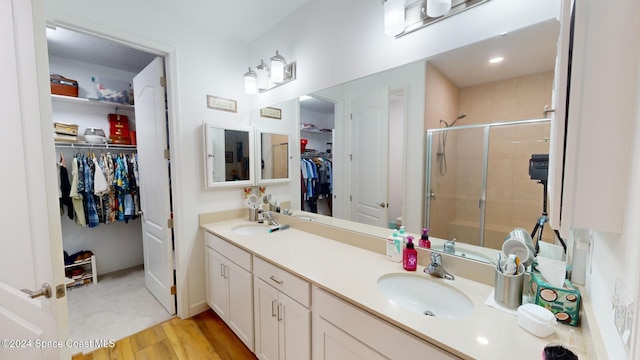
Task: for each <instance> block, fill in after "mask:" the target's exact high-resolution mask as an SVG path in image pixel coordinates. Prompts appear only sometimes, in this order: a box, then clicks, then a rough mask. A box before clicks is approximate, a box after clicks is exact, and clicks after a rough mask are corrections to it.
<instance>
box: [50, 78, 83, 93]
mask: <svg viewBox="0 0 640 360" xmlns="http://www.w3.org/2000/svg"><path fill="white" fill-rule="evenodd" d="M49 80H50V82H51V93H52V94H55V95H64V96H73V97H78V82H77V81H76V80H72V79H67V78H66V77H64V76H62V75H58V74H49Z"/></svg>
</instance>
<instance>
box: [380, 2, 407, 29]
mask: <svg viewBox="0 0 640 360" xmlns="http://www.w3.org/2000/svg"><path fill="white" fill-rule="evenodd" d="M403 31H404V0H385V2H384V33H385V35H388V36H395V35H398V34H400V33H401V32H403Z"/></svg>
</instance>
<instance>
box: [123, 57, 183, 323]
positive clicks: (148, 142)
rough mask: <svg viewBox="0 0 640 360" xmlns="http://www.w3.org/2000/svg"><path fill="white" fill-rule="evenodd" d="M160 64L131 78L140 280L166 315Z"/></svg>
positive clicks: (167, 246)
mask: <svg viewBox="0 0 640 360" xmlns="http://www.w3.org/2000/svg"><path fill="white" fill-rule="evenodd" d="M163 76H164V64H163V60H162V58H160V57H158V58H156V59H155V60H153V61H152V62H151V63H150V64H149V65H147V67H146V68H144V70H142V72H140V73H139V74H138V75H136V77H134V78H133V90H134V98H135V102H136V108H135V109H136V133H137V143H138V158H139V167H140V171H139V172H140V184H139V185H140V208H141V210H142V237H143V239H142V241H143V247H144V283H145V286H146V287H147V289H149V291H150V292H151V293H152V294H153V296H155V297H156V299H158V301H159V302H160V303H161V304H162V306H164V307H165V309H167V311H168V312H169V313H170V314H175V312H176V303H175V295H174V294H172V292H173V291H172V287H173V285H174V278H173V270H174V268H173V266H174V259H173V240H172V234H171V229H170V228H169V226H168V221H169V219H171V205H170V200H169V198H170V193H169V191H170V188H169V161H168V160H166V159H165V157H164V152H165V150H166V149H167V148H168V145H167V131H166V129H167V115H166V111H165V93H164V87H163V86H162V85H161V80H160V79H161V78H162V77H163Z"/></svg>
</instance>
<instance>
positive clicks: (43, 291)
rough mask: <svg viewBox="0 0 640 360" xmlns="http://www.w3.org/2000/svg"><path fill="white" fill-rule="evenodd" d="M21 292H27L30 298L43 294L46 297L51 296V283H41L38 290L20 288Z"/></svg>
mask: <svg viewBox="0 0 640 360" xmlns="http://www.w3.org/2000/svg"><path fill="white" fill-rule="evenodd" d="M22 292H23V293H26V294H28V295H29V297H30V298H32V299H35V298H37V297H40V296H44V297H46V298H47V299H48V298H50V297H51V285H49V284H48V283H44V284H42V289H40V290H36V291H33V290H29V289H22Z"/></svg>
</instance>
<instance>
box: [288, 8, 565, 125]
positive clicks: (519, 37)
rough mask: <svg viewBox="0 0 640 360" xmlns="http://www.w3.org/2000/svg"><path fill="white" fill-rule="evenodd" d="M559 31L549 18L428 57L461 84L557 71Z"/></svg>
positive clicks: (311, 105) (312, 105)
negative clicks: (496, 59)
mask: <svg viewBox="0 0 640 360" xmlns="http://www.w3.org/2000/svg"><path fill="white" fill-rule="evenodd" d="M559 32H560V24H559V23H558V21H556V20H549V21H545V22H542V23H539V24H536V25H533V26H530V27H526V28H523V29H519V30H517V31H513V32H510V33H507V34H504V35H502V34H501V35H498V36H496V37H494V38H490V39H488V40H485V41H481V42H478V43H475V44H471V45H467V46H463V47H461V48H458V49H454V50H451V51H449V52H446V53H443V54H439V55H437V56H435V57H433V58H431V59H428V60H429V62H430V63H431V64H432V65H434V66H435V67H436V68H438V70H440V72H442V73H443V74H444V75H445V76H446V77H447V78H449V80H451V81H452V82H453V83H454V84H455V85H456V86H457V87H458V88H465V87H469V86H473V85H479V84H485V83H489V82H493V81H500V80H504V79H510V78H514V77H518V76H524V75H529V74H537V73H541V72H546V71H553V70H554V67H555V60H556V51H557V50H556V42H557V39H558V34H559ZM497 56H501V57H504V61H502V62H501V63H498V64H490V63H489V59H490V58H493V57H497ZM300 106H301V107H302V108H304V109H307V110H309V111H315V112H318V113H322V114H330V113H332V112H333V104H331V103H329V104H327V102H326V101H321V100H318V99H314V98H311V99H309V100H305V101H303V102H301V103H300Z"/></svg>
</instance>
